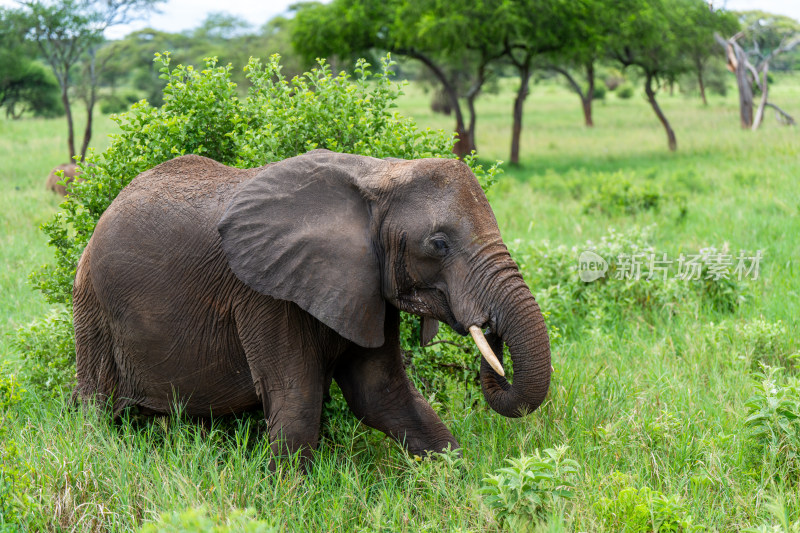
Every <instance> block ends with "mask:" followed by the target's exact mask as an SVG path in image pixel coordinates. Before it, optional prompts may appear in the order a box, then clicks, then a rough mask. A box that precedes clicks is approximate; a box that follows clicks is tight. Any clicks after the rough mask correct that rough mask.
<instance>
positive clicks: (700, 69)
mask: <svg viewBox="0 0 800 533" xmlns="http://www.w3.org/2000/svg"><path fill="white" fill-rule="evenodd" d="M695 66H696V68H697V84H698V85H699V86H700V98H702V99H703V105H706V106H707V105H708V100H707V99H706V86H705V84H704V83H703V65H702V64H701V63H700V61H698V62H697V64H696V65H695Z"/></svg>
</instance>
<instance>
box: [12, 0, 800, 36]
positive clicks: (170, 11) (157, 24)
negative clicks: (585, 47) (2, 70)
mask: <svg viewBox="0 0 800 533" xmlns="http://www.w3.org/2000/svg"><path fill="white" fill-rule="evenodd" d="M297 1H298V0H228V1H227V2H219V0H168V1H167V2H165V3H163V4H162V5H161V8H160V11H161V12H160V13H153V14H151V15H150V16H149V17H147V18H145V19H142V20H137V21H135V22H132V23H131V24H126V25H124V26H115V27H113V28H109V29H108V30H106V37H107V38H109V39H119V38H121V37H124V36H125V35H127V34H128V33H130V32H132V31H135V30H139V29H142V28H146V27H148V26H149V27H152V28H155V29H157V30H162V31H167V32H181V31H184V30H188V29H191V28H196V27H197V26H199V25H200V23H201V22H203V20H204V19H205V18H206V16H207V15H208V14H209V13H214V12H220V11H224V12H226V13H229V14H232V15H237V16H239V17H242V18H243V19H245V20H246V21H248V22H249V23H251V24H252V25H253V26H254V27H256V28H257V27H259V26H261V25H262V24H264V23H265V22H267V21H268V20H269V19H271V18H272V17H274V16H275V15H280V14H284V13H287V12H288V9H289V6H290V5H291V4H293V3H295V2H297ZM323 1H326V2H327V1H329V0H323ZM712 1H713V4H714V6H724V7H726V8H727V9H730V10H734V11H743V10H748V9H761V10H763V11H768V12H772V13H778V14H781V15H788V16H790V17H792V18H794V19H796V20H800V0H712ZM14 4H15V2H14V0H0V5H3V6H13V5H14Z"/></svg>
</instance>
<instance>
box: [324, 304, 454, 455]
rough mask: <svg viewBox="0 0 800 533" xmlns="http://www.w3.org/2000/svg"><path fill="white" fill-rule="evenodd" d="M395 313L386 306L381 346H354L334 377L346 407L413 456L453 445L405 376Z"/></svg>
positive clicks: (436, 418) (340, 362)
mask: <svg viewBox="0 0 800 533" xmlns="http://www.w3.org/2000/svg"><path fill="white" fill-rule="evenodd" d="M399 320H400V317H399V312H398V311H397V310H396V309H394V308H393V307H390V306H387V309H386V327H385V338H386V342H385V344H384V345H383V346H382V347H380V348H373V349H368V348H361V347H359V346H356V345H353V346H352V347H351V348H350V349H349V350H348V351H347V352H345V353H344V354H342V356H341V358H340V359H339V361H338V362H337V366H336V371H335V372H334V378H335V379H336V382H337V383H338V384H339V387H340V388H341V389H342V393H343V394H344V397H345V399H346V400H347V403H348V405H349V406H350V409H351V410H352V411H353V413H354V414H355V415H356V417H358V418H360V419H361V420H362V421H363V422H364V423H365V424H366V425H368V426H370V427H373V428H375V429H379V430H380V431H383V432H384V433H386V434H387V435H390V436H391V437H393V438H395V439H397V440H398V441H400V442H403V443H404V444H405V446H406V447H407V448H408V450H409V451H410V452H411V453H413V454H417V455H425V452H428V451H431V452H440V451H442V450H443V449H445V448H447V447H448V445H449V446H450V448H451V449H456V448H458V447H459V446H458V442H457V441H456V439H455V438H454V437H453V435H452V433H450V431H449V430H448V429H447V426H445V425H444V423H443V422H442V421H441V419H439V417H438V416H437V415H436V413H435V412H434V411H433V409H432V408H431V406H430V404H428V402H427V401H425V399H424V398H423V397H422V395H421V394H420V393H419V391H417V389H416V388H415V387H414V385H413V384H412V383H411V381H410V380H409V379H408V376H407V375H406V371H405V368H404V366H403V360H402V356H401V351H400V342H399V338H398V327H399Z"/></svg>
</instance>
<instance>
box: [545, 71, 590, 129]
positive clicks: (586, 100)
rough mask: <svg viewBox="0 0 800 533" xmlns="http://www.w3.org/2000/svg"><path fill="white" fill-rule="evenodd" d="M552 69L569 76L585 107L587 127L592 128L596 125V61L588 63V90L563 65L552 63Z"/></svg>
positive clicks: (570, 83)
mask: <svg viewBox="0 0 800 533" xmlns="http://www.w3.org/2000/svg"><path fill="white" fill-rule="evenodd" d="M548 68H550V69H551V70H555V71H556V72H558V73H559V74H561V75H562V76H564V77H565V78H567V82H568V83H569V85H570V87H572V90H573V91H575V92H576V93H577V95H578V98H580V99H581V108H582V109H583V122H584V124H585V125H586V127H588V128H591V127H593V126H594V121H592V98H593V97H594V63H592V62H589V63H587V64H586V80H587V81H588V83H589V87H588V90H587V91H586V92H583V89H582V88H581V85H580V84H579V83H578V82H577V81H576V80H575V78H573V77H572V75H571V74H570V73H569V71H568V70H566V69H563V68H561V67H557V66H555V65H551V66H550V67H548Z"/></svg>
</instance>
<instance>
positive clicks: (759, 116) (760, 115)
mask: <svg viewBox="0 0 800 533" xmlns="http://www.w3.org/2000/svg"><path fill="white" fill-rule="evenodd" d="M768 71H769V61H765V62H764V66H763V67H762V69H761V102H759V104H758V110H756V116H755V118H754V119H753V126H752V129H753V131H756V130H757V129H758V127H759V126H760V125H761V121H762V120H764V108H766V107H767V96H768V94H769V85H768V84H767V72H768Z"/></svg>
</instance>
